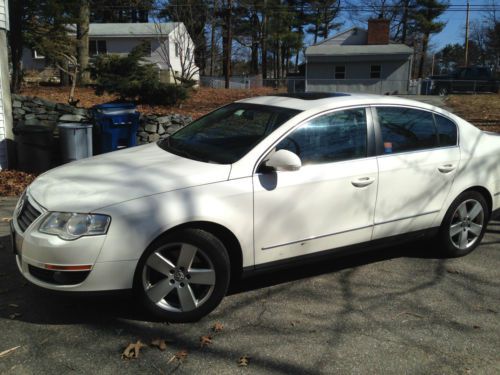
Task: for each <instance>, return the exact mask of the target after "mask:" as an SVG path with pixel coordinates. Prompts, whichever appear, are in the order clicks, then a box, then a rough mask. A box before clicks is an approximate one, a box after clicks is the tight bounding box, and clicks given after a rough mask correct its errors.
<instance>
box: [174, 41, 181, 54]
mask: <svg viewBox="0 0 500 375" xmlns="http://www.w3.org/2000/svg"><path fill="white" fill-rule="evenodd" d="M179 50H180V46H179V43H175V57H179Z"/></svg>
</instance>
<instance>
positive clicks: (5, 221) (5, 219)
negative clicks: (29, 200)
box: [0, 217, 12, 223]
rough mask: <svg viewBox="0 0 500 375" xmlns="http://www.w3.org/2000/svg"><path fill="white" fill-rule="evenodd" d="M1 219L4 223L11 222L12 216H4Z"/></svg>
mask: <svg viewBox="0 0 500 375" xmlns="http://www.w3.org/2000/svg"><path fill="white" fill-rule="evenodd" d="M0 221H2V222H3V223H10V222H11V221H12V218H11V217H2V219H1V220H0Z"/></svg>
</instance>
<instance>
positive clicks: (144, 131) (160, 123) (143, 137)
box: [137, 114, 193, 144]
mask: <svg viewBox="0 0 500 375" xmlns="http://www.w3.org/2000/svg"><path fill="white" fill-rule="evenodd" d="M191 121H193V119H192V118H191V117H190V116H183V115H179V114H171V115H144V116H141V124H140V126H139V131H138V132H137V143H138V144H145V143H149V142H156V141H158V140H161V139H165V138H167V137H168V136H169V135H170V134H173V133H175V132H176V131H177V130H179V129H180V128H182V127H184V126H186V125H187V124H189V123H190V122H191Z"/></svg>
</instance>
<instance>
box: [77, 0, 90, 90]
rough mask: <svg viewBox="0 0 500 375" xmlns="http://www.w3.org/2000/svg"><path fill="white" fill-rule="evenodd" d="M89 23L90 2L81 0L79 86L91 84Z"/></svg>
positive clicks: (78, 26) (78, 53) (78, 47)
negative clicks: (89, 70)
mask: <svg viewBox="0 0 500 375" xmlns="http://www.w3.org/2000/svg"><path fill="white" fill-rule="evenodd" d="M89 22H90V7H89V0H81V1H80V8H79V13H78V24H77V27H76V39H77V57H78V66H79V69H78V84H80V85H86V84H88V83H89V72H88V70H87V68H88V65H89Z"/></svg>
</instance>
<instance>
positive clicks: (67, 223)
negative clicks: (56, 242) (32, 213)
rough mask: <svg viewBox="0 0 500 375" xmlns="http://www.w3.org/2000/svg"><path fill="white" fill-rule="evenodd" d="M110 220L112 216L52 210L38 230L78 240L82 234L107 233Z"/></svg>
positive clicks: (64, 238) (66, 238) (65, 238)
mask: <svg viewBox="0 0 500 375" xmlns="http://www.w3.org/2000/svg"><path fill="white" fill-rule="evenodd" d="M110 222H111V218H110V217H109V216H106V215H98V214H76V213H69V212H50V213H49V214H48V215H47V216H46V217H45V219H44V220H43V222H42V224H41V225H40V228H39V229H38V230H39V231H40V232H42V233H47V234H54V235H56V236H59V237H60V238H62V239H63V240H76V239H77V238H80V237H82V236H95V235H99V234H106V232H107V231H108V227H109V223H110Z"/></svg>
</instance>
